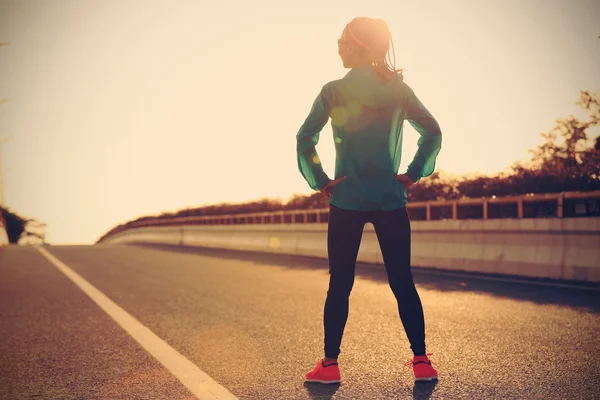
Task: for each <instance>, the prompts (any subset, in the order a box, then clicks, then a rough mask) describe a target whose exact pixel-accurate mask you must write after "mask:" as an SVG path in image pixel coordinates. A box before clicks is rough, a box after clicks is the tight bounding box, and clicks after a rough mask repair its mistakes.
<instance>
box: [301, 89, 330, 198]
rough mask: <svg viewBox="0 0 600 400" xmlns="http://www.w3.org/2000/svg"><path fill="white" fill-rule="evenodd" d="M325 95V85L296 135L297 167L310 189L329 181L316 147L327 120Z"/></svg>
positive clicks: (327, 112) (322, 185)
mask: <svg viewBox="0 0 600 400" xmlns="http://www.w3.org/2000/svg"><path fill="white" fill-rule="evenodd" d="M326 97H327V85H325V86H324V87H323V88H322V89H321V92H320V93H319V95H318V96H317V98H316V99H315V101H314V103H313V105H312V108H311V110H310V113H309V114H308V117H307V118H306V120H305V121H304V123H303V124H302V126H301V127H300V130H299V131H298V133H297V135H296V153H297V157H298V169H299V170H300V172H301V173H302V176H303V177H304V179H306V181H307V182H308V185H309V186H310V187H311V189H314V190H320V189H321V188H323V187H324V186H325V185H327V184H328V183H329V182H330V181H331V179H329V177H328V176H327V174H326V173H325V171H323V166H322V164H321V160H320V159H319V155H318V154H317V149H316V145H317V143H319V135H320V133H321V130H322V129H323V127H324V126H325V124H326V123H327V121H328V120H329V113H330V109H331V108H330V106H329V104H328V102H327V99H326Z"/></svg>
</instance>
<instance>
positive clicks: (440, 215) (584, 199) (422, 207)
mask: <svg viewBox="0 0 600 400" xmlns="http://www.w3.org/2000/svg"><path fill="white" fill-rule="evenodd" d="M407 209H408V212H409V214H410V217H411V220H427V221H431V220H440V219H496V218H519V219H522V218H538V217H543V218H548V217H556V218H566V217H582V216H600V190H597V191H590V192H563V193H549V194H529V195H522V196H506V197H495V196H494V197H491V198H487V197H484V198H465V199H456V200H431V201H417V202H410V203H408V204H407ZM328 219H329V209H328V208H321V209H312V210H282V211H270V212H260V213H245V214H227V215H204V216H193V217H172V218H164V219H158V218H157V219H152V220H144V221H137V222H133V223H130V224H128V226H126V227H123V228H121V229H117V230H115V231H114V232H112V233H111V234H115V233H118V232H121V231H123V230H126V229H131V228H140V227H147V226H178V225H240V224H304V223H326V222H327V221H328Z"/></svg>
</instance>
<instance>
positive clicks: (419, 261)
mask: <svg viewBox="0 0 600 400" xmlns="http://www.w3.org/2000/svg"><path fill="white" fill-rule="evenodd" d="M411 224H412V232H413V240H412V264H413V265H414V266H416V267H419V266H420V267H433V268H440V269H446V270H454V271H471V272H484V273H495V274H508V275H519V276H528V277H538V278H552V279H560V280H576V281H588V282H600V218H535V219H491V220H440V221H413V222H412V223H411ZM103 242H104V243H160V244H170V245H185V246H200V247H210V248H221V249H232V250H248V251H258V252H266V253H275V254H291V255H303V256H312V257H319V258H326V257H327V224H324V223H314V224H272V225H269V224H262V225H261V224H257V225H252V224H249V225H233V226H232V225H229V226H228V225H188V226H179V227H174V226H167V227H144V228H134V229H130V230H126V231H124V232H121V233H119V234H116V235H114V236H110V237H108V238H106V239H105V240H104V241H103ZM358 261H360V262H365V263H373V264H383V257H382V255H381V250H380V248H379V243H378V242H377V237H376V235H375V232H374V229H373V226H372V225H371V224H367V225H366V226H365V230H364V233H363V240H362V242H361V247H360V250H359V253H358Z"/></svg>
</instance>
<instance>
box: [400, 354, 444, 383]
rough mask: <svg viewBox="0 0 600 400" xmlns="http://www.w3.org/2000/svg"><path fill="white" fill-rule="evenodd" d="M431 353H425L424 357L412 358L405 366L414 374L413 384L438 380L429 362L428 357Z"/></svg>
mask: <svg viewBox="0 0 600 400" xmlns="http://www.w3.org/2000/svg"><path fill="white" fill-rule="evenodd" d="M431 354H432V353H427V355H426V356H414V357H413V359H412V360H408V362H407V363H406V364H405V365H406V366H408V368H409V369H410V368H412V369H413V372H414V373H415V382H417V381H432V380H434V379H437V378H438V373H437V371H436V370H435V368H433V366H432V365H431V360H430V359H429V357H428V356H430V355H431Z"/></svg>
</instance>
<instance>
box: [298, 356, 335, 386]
mask: <svg viewBox="0 0 600 400" xmlns="http://www.w3.org/2000/svg"><path fill="white" fill-rule="evenodd" d="M305 377H306V382H318V383H340V382H341V380H340V368H339V366H338V363H337V362H335V363H331V364H327V366H325V360H324V359H321V360H319V363H318V364H317V365H316V367H315V368H314V369H313V370H312V371H310V372H309V373H308V374H306V375H305Z"/></svg>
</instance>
